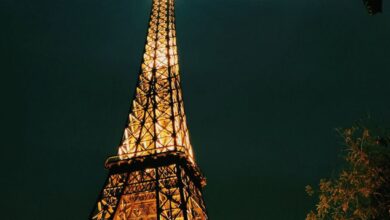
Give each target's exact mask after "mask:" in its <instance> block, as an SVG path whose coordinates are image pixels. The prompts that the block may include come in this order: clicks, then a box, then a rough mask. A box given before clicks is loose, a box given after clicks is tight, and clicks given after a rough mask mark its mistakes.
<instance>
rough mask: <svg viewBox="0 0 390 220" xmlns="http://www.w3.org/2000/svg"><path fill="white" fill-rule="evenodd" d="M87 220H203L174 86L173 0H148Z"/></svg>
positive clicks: (199, 178) (197, 175) (198, 181)
mask: <svg viewBox="0 0 390 220" xmlns="http://www.w3.org/2000/svg"><path fill="white" fill-rule="evenodd" d="M105 166H106V168H107V169H108V170H109V175H108V178H107V180H106V182H105V184H104V186H103V189H102V191H101V193H100V195H99V197H98V200H97V202H96V205H95V207H94V209H93V211H92V213H91V215H90V217H89V219H93V220H108V219H115V220H152V219H153V220H155V219H158V220H160V219H161V220H207V219H208V217H207V214H206V207H205V205H204V201H203V198H202V188H203V187H204V186H205V185H206V181H205V178H204V177H203V175H202V173H201V172H200V170H199V168H198V166H197V164H196V163H195V159H194V155H193V151H192V146H191V143H190V140H189V133H188V128H187V123H186V116H185V113H184V105H183V99H182V93H181V86H180V75H179V65H178V55H177V46H176V30H175V17H174V0H153V4H152V11H151V16H150V21H149V28H148V33H147V37H146V45H145V52H144V55H143V60H142V65H141V72H140V73H139V77H138V83H137V87H136V91H135V96H134V99H133V102H132V107H131V111H130V113H129V118H128V123H127V126H126V128H125V131H124V135H123V138H122V141H121V144H120V146H119V150H118V155H116V156H114V157H110V158H108V159H107V161H106V165H105Z"/></svg>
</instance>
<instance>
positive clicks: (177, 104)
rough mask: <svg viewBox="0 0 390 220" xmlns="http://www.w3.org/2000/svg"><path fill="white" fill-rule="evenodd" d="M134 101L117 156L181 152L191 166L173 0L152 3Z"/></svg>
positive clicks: (126, 156)
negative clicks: (187, 158) (184, 154)
mask: <svg viewBox="0 0 390 220" xmlns="http://www.w3.org/2000/svg"><path fill="white" fill-rule="evenodd" d="M134 97H135V98H134V100H133V103H132V107H131V112H130V114H129V119H128V125H127V127H126V128H125V131H124V135H123V138H122V143H121V145H120V146H119V151H118V155H119V156H120V157H121V158H132V157H138V156H146V155H151V154H156V153H161V152H167V151H180V152H184V153H186V155H187V156H188V157H189V158H190V160H191V161H192V162H193V161H194V158H193V152H192V147H191V143H190V140H189V133H188V129H187V123H186V116H185V113H184V105H183V98H182V92H181V86H180V75H179V64H178V55H177V46H176V28H175V17H174V0H154V1H153V6H152V12H151V17H150V21H149V28H148V33H147V37H146V45H145V51H144V54H143V61H142V65H141V72H140V73H139V77H138V85H137V88H136V92H135V96H134Z"/></svg>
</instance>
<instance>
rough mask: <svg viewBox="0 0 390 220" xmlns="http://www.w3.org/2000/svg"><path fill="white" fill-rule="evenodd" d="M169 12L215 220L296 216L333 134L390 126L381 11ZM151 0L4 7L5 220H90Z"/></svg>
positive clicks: (331, 156)
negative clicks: (365, 121)
mask: <svg viewBox="0 0 390 220" xmlns="http://www.w3.org/2000/svg"><path fill="white" fill-rule="evenodd" d="M384 4H385V5H384V12H385V13H384V14H380V15H377V16H368V14H367V12H366V10H365V8H364V6H363V3H362V1H361V0H357V1H351V0H315V1H313V0H300V1H291V0H192V1H190V0H177V3H176V18H177V30H178V44H179V54H180V63H181V74H182V86H183V92H184V98H185V100H184V101H185V107H186V113H187V118H188V124H189V129H190V133H191V141H192V144H193V147H194V150H195V153H196V158H197V162H198V164H199V166H200V167H201V169H202V170H203V172H204V173H205V175H206V177H207V179H208V185H207V187H206V188H205V195H204V196H205V200H206V204H207V207H208V212H209V215H210V217H211V219H213V220H230V219H234V220H238V219H265V220H268V219H272V220H275V219H276V220H279V219H280V220H290V219H291V220H295V219H297V220H299V219H304V217H305V215H306V212H307V211H308V210H309V209H310V208H312V207H314V202H315V199H312V198H309V197H307V196H306V194H305V186H306V185H307V184H316V183H317V182H318V181H319V179H320V178H322V177H329V176H331V175H332V173H333V171H334V170H336V169H337V167H339V165H340V163H341V162H340V151H341V147H340V139H339V138H338V137H337V134H336V132H335V128H337V127H345V126H350V125H351V124H353V123H354V122H355V121H356V120H358V119H359V118H362V117H365V116H366V115H367V114H370V115H371V117H373V118H374V119H375V120H376V121H379V123H380V124H383V125H389V124H390V102H389V95H390V90H389V85H390V62H389V60H390V40H389V39H390V7H389V4H388V2H387V1H385V2H384ZM150 6H151V0H114V1H113V0H83V1H81V0H57V1H53V0H37V1H28V0H3V1H1V3H0V18H1V19H0V20H1V27H0V30H1V31H0V39H1V41H0V51H1V66H0V73H1V82H2V84H3V85H2V86H1V90H2V91H1V99H2V108H1V109H2V112H3V113H2V114H1V117H2V119H1V121H2V122H3V125H2V129H4V132H2V136H3V137H2V144H1V148H0V153H1V162H0V163H1V165H2V166H1V167H2V172H1V177H0V186H1V195H2V199H1V201H0V207H1V208H0V210H1V211H2V212H1V219H4V220H18V219H27V218H28V219H48V220H51V219H56V220H62V219H64V220H79V219H80V220H82V219H87V216H88V215H89V213H90V211H91V210H92V208H93V206H94V202H95V200H96V198H97V196H98V193H99V191H100V190H101V187H102V185H103V182H104V179H105V178H106V175H107V171H106V170H105V169H104V167H103V164H104V160H105V158H106V157H108V156H110V155H114V154H115V153H116V151H117V146H118V144H119V141H120V138H121V136H122V131H123V127H124V124H125V121H126V117H127V112H128V109H129V107H130V101H131V98H132V97H133V91H134V87H135V84H136V78H137V74H138V70H139V67H140V63H141V57H142V52H143V47H144V42H145V35H146V30H147V22H148V16H149V10H150Z"/></svg>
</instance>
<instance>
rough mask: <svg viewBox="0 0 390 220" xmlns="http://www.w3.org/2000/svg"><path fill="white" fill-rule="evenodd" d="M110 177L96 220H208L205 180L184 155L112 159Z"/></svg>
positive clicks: (103, 191)
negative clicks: (204, 190)
mask: <svg viewBox="0 0 390 220" xmlns="http://www.w3.org/2000/svg"><path fill="white" fill-rule="evenodd" d="M106 168H108V169H109V175H108V178H107V180H106V183H105V185H104V187H103V190H102V191H101V193H100V195H99V198H98V201H97V203H96V205H95V208H94V210H93V211H92V213H91V215H90V218H89V219H91V220H92V219H93V220H108V219H114V220H156V219H157V220H207V219H208V218H207V214H206V207H205V204H204V201H203V197H202V188H203V186H204V185H205V183H206V182H205V179H204V177H203V176H202V174H201V172H200V171H199V169H198V167H197V166H196V165H194V164H193V163H191V162H190V161H189V160H188V159H187V158H186V156H185V155H184V154H183V153H180V152H166V153H162V154H157V155H153V156H147V157H138V158H132V159H129V160H121V159H119V158H109V159H108V160H107V162H106Z"/></svg>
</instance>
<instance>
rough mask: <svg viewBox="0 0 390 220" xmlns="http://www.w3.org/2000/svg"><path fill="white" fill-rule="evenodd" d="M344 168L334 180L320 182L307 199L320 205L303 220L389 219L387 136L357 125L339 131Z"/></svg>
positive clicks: (389, 147) (389, 148)
mask: <svg viewBox="0 0 390 220" xmlns="http://www.w3.org/2000/svg"><path fill="white" fill-rule="evenodd" d="M338 132H339V134H340V135H341V137H342V139H343V142H344V145H345V152H344V153H343V159H345V165H344V166H343V167H342V169H341V170H340V171H339V172H338V174H337V175H336V177H335V178H330V179H321V180H320V183H319V187H318V189H317V190H314V189H313V187H311V186H306V192H307V193H308V194H309V195H310V196H313V195H318V198H319V201H318V203H317V205H316V209H315V210H314V211H310V212H309V213H308V214H307V216H306V220H327V219H332V220H352V219H353V220H357V219H364V220H374V219H378V220H386V219H390V132H389V131H383V130H382V131H381V130H379V129H372V128H368V126H365V125H363V124H362V123H358V124H357V125H356V126H353V127H352V128H347V129H339V130H338Z"/></svg>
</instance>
